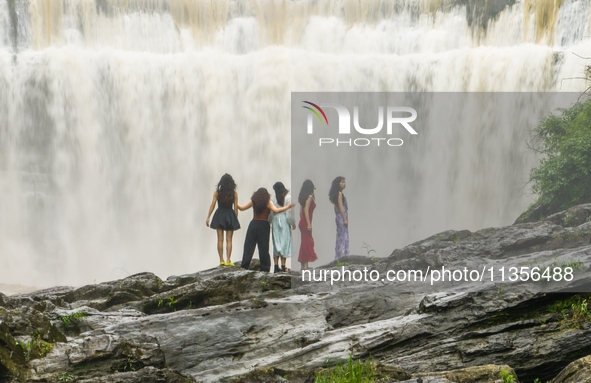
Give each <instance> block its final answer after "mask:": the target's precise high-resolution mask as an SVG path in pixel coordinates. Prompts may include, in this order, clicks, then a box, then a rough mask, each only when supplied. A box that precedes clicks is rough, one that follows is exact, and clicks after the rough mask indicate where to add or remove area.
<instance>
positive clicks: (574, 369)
mask: <svg viewBox="0 0 591 383" xmlns="http://www.w3.org/2000/svg"><path fill="white" fill-rule="evenodd" d="M589 382H591V356H586V357H584V358H581V359H578V360H576V361H574V362H572V363H571V364H569V365H568V366H566V368H565V369H564V370H562V372H561V373H560V374H558V376H557V377H556V378H554V379H553V380H552V382H551V383H589Z"/></svg>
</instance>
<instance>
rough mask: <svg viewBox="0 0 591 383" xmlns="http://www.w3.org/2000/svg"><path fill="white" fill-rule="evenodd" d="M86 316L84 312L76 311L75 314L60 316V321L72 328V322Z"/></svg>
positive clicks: (66, 326)
mask: <svg viewBox="0 0 591 383" xmlns="http://www.w3.org/2000/svg"><path fill="white" fill-rule="evenodd" d="M85 316H86V314H84V313H83V312H81V311H76V312H75V313H74V314H71V315H66V316H62V317H60V322H62V324H63V325H64V327H65V328H66V329H68V328H70V325H71V324H72V322H76V321H78V320H79V319H80V318H84V317H85Z"/></svg>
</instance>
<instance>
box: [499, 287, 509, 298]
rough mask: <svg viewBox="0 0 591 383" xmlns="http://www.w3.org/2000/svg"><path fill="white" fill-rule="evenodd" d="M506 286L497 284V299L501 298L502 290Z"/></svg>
mask: <svg viewBox="0 0 591 383" xmlns="http://www.w3.org/2000/svg"><path fill="white" fill-rule="evenodd" d="M506 288H507V286H499V287H498V288H497V295H498V296H499V299H503V290H505V289H506Z"/></svg>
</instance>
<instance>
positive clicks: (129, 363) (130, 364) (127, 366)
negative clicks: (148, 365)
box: [123, 357, 135, 371]
mask: <svg viewBox="0 0 591 383" xmlns="http://www.w3.org/2000/svg"><path fill="white" fill-rule="evenodd" d="M123 369H124V370H127V369H129V370H131V371H135V367H134V366H133V359H132V358H130V357H127V363H126V364H125V366H124V367H123Z"/></svg>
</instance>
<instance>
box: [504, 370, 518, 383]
mask: <svg viewBox="0 0 591 383" xmlns="http://www.w3.org/2000/svg"><path fill="white" fill-rule="evenodd" d="M501 379H503V383H514V382H517V380H516V379H515V377H514V376H513V375H511V374H509V371H507V370H501Z"/></svg>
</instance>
